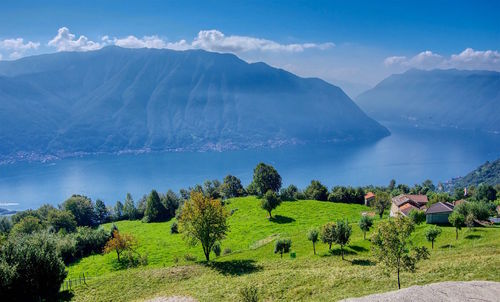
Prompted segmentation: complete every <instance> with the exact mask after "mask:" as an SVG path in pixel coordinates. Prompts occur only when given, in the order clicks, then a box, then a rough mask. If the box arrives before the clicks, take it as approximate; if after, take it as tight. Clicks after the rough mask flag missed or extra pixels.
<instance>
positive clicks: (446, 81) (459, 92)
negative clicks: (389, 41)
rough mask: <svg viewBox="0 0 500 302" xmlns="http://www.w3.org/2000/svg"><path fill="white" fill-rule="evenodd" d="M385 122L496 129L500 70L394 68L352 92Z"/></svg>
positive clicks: (499, 120) (498, 128) (499, 127)
mask: <svg viewBox="0 0 500 302" xmlns="http://www.w3.org/2000/svg"><path fill="white" fill-rule="evenodd" d="M356 103H357V104H358V105H359V106H360V107H361V108H362V109H363V110H364V111H365V112H366V113H367V114H368V115H370V116H372V117H373V118H375V119H376V120H377V121H379V122H381V123H382V124H386V125H389V124H391V125H407V126H417V127H425V128H433V129H445V128H455V129H461V130H474V131H483V132H490V133H500V73H499V72H494V71H476V70H456V69H448V70H441V69H436V70H430V71H426V70H416V69H412V70H409V71H407V72H405V73H402V74H394V75H391V76H389V77H388V78H386V79H385V80H383V81H382V82H380V83H379V84H378V85H376V86H375V87H374V88H372V89H370V90H368V91H366V92H364V93H362V94H361V95H359V96H358V97H357V98H356Z"/></svg>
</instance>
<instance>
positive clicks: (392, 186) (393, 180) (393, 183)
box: [387, 179, 396, 191]
mask: <svg viewBox="0 0 500 302" xmlns="http://www.w3.org/2000/svg"><path fill="white" fill-rule="evenodd" d="M395 187H396V180H395V179H391V181H390V182H389V185H388V186H387V190H388V191H392V190H394V188H395Z"/></svg>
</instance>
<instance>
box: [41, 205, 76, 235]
mask: <svg viewBox="0 0 500 302" xmlns="http://www.w3.org/2000/svg"><path fill="white" fill-rule="evenodd" d="M47 222H48V223H49V225H51V226H52V227H53V228H54V230H55V231H56V232H59V230H63V231H64V232H66V233H72V232H74V231H75V230H76V220H75V216H73V214H72V213H71V212H70V211H60V210H53V211H50V212H49V214H48V217H47Z"/></svg>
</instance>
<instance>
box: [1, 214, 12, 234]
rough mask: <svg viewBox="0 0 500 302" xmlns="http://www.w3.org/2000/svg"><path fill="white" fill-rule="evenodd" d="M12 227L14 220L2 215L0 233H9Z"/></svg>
mask: <svg viewBox="0 0 500 302" xmlns="http://www.w3.org/2000/svg"><path fill="white" fill-rule="evenodd" d="M11 229H12V222H11V221H10V219H9V218H8V217H0V234H8V233H9V232H10V230H11Z"/></svg>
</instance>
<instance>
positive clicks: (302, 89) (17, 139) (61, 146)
mask: <svg viewBox="0 0 500 302" xmlns="http://www.w3.org/2000/svg"><path fill="white" fill-rule="evenodd" d="M0 120H1V121H2V127H1V128H0V141H2V144H1V145H0V161H2V160H3V161H13V160H20V159H32V160H43V159H47V158H61V157H66V156H73V155H77V154H89V153H101V152H102V153H115V152H142V151H165V150H226V149H239V148H252V147H260V146H277V145H282V144H297V143H308V142H339V141H358V140H375V139H378V138H381V137H383V136H386V135H389V131H388V130H387V129H386V128H385V127H383V126H381V125H380V124H379V123H378V122H376V121H375V120H373V119H372V118H370V117H368V116H367V115H366V114H365V113H364V112H363V111H362V110H360V108H359V107H358V106H357V105H356V104H355V103H354V102H353V101H352V100H351V99H350V98H349V97H348V96H347V95H346V94H345V93H344V92H343V91H342V90H341V89H340V88H338V87H336V86H334V85H331V84H328V83H327V82H325V81H323V80H320V79H317V78H301V77H298V76H296V75H294V74H292V73H289V72H287V71H284V70H281V69H277V68H273V67H271V66H269V65H266V64H264V63H247V62H245V61H243V60H241V59H239V58H238V57H236V56H235V55H232V54H220V53H213V52H207V51H203V50H187V51H174V50H166V49H161V50H160V49H125V48H119V47H116V46H110V47H106V48H103V49H101V50H97V51H89V52H60V53H54V54H45V55H38V56H32V57H26V58H22V59H19V60H16V61H1V62H0Z"/></svg>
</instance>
